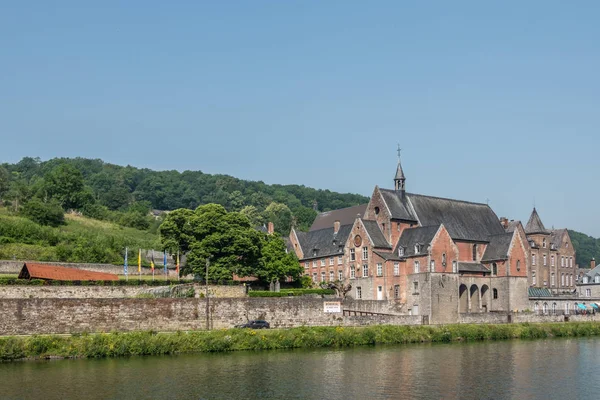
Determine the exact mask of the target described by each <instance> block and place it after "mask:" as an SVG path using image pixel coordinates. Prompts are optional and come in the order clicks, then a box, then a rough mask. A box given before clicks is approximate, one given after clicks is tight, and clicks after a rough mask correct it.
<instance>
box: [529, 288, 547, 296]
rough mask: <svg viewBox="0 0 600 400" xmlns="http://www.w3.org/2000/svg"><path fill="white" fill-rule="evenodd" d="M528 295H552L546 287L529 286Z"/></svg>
mask: <svg viewBox="0 0 600 400" xmlns="http://www.w3.org/2000/svg"><path fill="white" fill-rule="evenodd" d="M528 294H529V297H552V292H550V289H548V288H536V287H530V288H529V289H528Z"/></svg>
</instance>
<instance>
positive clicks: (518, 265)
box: [517, 260, 521, 271]
mask: <svg viewBox="0 0 600 400" xmlns="http://www.w3.org/2000/svg"><path fill="white" fill-rule="evenodd" d="M520 270H521V260H517V271H520Z"/></svg>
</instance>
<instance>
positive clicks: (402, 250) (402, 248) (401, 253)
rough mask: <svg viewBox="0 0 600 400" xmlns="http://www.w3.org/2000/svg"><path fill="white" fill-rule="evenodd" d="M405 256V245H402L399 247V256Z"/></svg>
mask: <svg viewBox="0 0 600 400" xmlns="http://www.w3.org/2000/svg"><path fill="white" fill-rule="evenodd" d="M403 256H404V247H402V246H400V247H398V257H403Z"/></svg>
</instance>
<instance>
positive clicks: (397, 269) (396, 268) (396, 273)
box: [394, 263, 400, 276]
mask: <svg viewBox="0 0 600 400" xmlns="http://www.w3.org/2000/svg"><path fill="white" fill-rule="evenodd" d="M399 275H400V263H394V276H399Z"/></svg>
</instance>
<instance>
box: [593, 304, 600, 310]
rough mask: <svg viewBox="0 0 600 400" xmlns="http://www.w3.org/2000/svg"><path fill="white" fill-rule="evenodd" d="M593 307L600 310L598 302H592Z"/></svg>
mask: <svg viewBox="0 0 600 400" xmlns="http://www.w3.org/2000/svg"><path fill="white" fill-rule="evenodd" d="M592 307H594V308H595V309H596V310H600V307H598V304H596V303H592Z"/></svg>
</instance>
